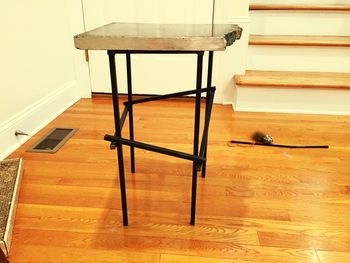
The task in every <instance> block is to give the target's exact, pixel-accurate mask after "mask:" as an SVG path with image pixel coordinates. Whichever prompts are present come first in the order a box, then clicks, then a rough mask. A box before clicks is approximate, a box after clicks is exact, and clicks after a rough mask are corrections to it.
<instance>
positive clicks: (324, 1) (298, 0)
mask: <svg viewBox="0 0 350 263" xmlns="http://www.w3.org/2000/svg"><path fill="white" fill-rule="evenodd" d="M249 2H250V3H251V4H262V1H261V0H250V1H249ZM263 4H276V5H281V4H284V5H287V4H288V5H318V4H320V5H335V4H336V5H349V4H350V0H336V1H335V0H283V1H281V0H264V1H263Z"/></svg>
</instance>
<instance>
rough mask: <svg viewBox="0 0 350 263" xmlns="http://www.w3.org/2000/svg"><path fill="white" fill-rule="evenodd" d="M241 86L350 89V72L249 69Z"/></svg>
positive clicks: (239, 80) (240, 78)
mask: <svg viewBox="0 0 350 263" xmlns="http://www.w3.org/2000/svg"><path fill="white" fill-rule="evenodd" d="M234 79H235V83H236V84H237V85H239V86H256V87H290V88H337V89H350V73H333V72H299V71H263V70H247V71H246V73H245V75H235V76H234Z"/></svg>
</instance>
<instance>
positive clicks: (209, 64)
mask: <svg viewBox="0 0 350 263" xmlns="http://www.w3.org/2000/svg"><path fill="white" fill-rule="evenodd" d="M213 56H214V51H209V59H208V76H207V88H208V89H207V96H206V98H205V116H207V114H209V118H210V113H209V112H208V107H209V101H210V96H211V92H210V90H209V88H210V87H211V80H212V75H213ZM204 143H205V149H204V158H205V160H204V162H203V165H202V177H205V175H206V171H207V148H208V146H207V144H208V137H207V138H206V139H205V141H204Z"/></svg>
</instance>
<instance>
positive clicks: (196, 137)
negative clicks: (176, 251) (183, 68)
mask: <svg viewBox="0 0 350 263" xmlns="http://www.w3.org/2000/svg"><path fill="white" fill-rule="evenodd" d="M203 55H204V52H198V54H197V80H196V106H195V117H194V139H193V155H194V156H198V148H199V147H198V143H199V123H200V113H201V112H200V111H201V89H202V71H203ZM197 164H198V163H197V162H195V161H193V166H192V200H191V220H190V224H191V225H194V223H195V220H196V197H197Z"/></svg>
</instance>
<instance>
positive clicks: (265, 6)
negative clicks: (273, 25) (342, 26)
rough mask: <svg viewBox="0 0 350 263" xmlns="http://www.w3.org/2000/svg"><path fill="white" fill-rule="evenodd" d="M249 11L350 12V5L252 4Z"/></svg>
mask: <svg viewBox="0 0 350 263" xmlns="http://www.w3.org/2000/svg"><path fill="white" fill-rule="evenodd" d="M249 10H309V11H350V5H336V4H335V5H324V4H306V5H304V4H282V5H281V4H250V5H249Z"/></svg>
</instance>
